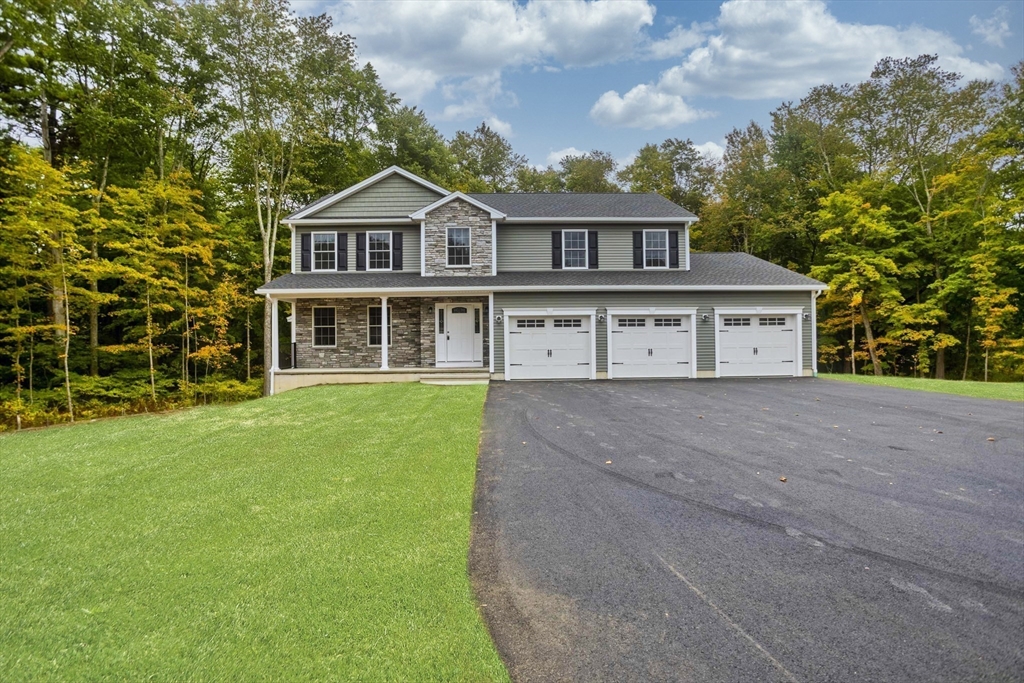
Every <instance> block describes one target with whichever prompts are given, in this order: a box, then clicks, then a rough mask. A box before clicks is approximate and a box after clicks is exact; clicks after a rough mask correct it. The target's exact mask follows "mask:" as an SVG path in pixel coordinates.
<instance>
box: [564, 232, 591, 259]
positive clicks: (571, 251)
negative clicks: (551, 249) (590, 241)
mask: <svg viewBox="0 0 1024 683" xmlns="http://www.w3.org/2000/svg"><path fill="white" fill-rule="evenodd" d="M587 265H588V264H587V231H586V230H563V231H562V267H563V268H586V267H587Z"/></svg>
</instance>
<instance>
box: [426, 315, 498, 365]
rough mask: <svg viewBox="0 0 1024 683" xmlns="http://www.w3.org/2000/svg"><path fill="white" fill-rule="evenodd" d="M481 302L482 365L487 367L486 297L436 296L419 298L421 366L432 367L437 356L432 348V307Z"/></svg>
mask: <svg viewBox="0 0 1024 683" xmlns="http://www.w3.org/2000/svg"><path fill="white" fill-rule="evenodd" d="M463 303H466V304H482V310H481V311H480V323H481V325H480V332H482V333H483V336H484V355H483V359H484V361H483V365H484V367H485V368H486V367H488V363H489V359H490V357H491V356H490V353H491V349H490V344H489V341H490V335H489V334H488V330H489V329H490V326H491V316H490V311H489V310H488V309H487V297H478V298H475V297H438V298H424V299H420V321H421V328H420V359H421V362H422V363H423V367H425V368H432V367H434V363H435V362H436V361H437V357H436V356H435V354H434V350H435V347H436V344H437V341H436V337H437V335H436V334H435V329H436V328H435V322H436V321H437V317H436V316H435V314H434V311H433V308H434V307H435V306H437V305H438V304H463Z"/></svg>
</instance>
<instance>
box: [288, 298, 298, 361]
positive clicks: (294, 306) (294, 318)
mask: <svg viewBox="0 0 1024 683" xmlns="http://www.w3.org/2000/svg"><path fill="white" fill-rule="evenodd" d="M291 304H292V314H291V315H290V316H288V323H289V326H290V327H291V333H292V334H291V337H292V345H291V348H289V349H288V357H289V358H291V359H292V367H293V368H297V367H299V364H298V362H297V361H296V359H295V323H296V322H297V321H298V318H299V301H298V299H292V301H291Z"/></svg>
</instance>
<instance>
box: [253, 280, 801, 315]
mask: <svg viewBox="0 0 1024 683" xmlns="http://www.w3.org/2000/svg"><path fill="white" fill-rule="evenodd" d="M820 290H821V287H819V286H818V285H775V286H772V285H764V286H739V285H719V286H696V287H694V286H689V285H684V286H679V285H677V286H666V285H628V286H622V285H620V286H618V287H616V286H613V285H587V286H579V285H575V286H566V287H553V286H551V285H534V286H529V287H523V286H518V287H443V288H439V289H430V290H427V289H426V288H419V287H414V288H412V289H409V288H401V287H398V288H380V287H375V288H365V289H363V288H358V289H357V288H353V287H321V288H315V289H314V288H304V289H263V288H262V287H261V288H259V289H257V290H256V293H257V294H261V295H266V296H272V297H277V298H282V297H299V298H303V297H314V296H323V295H333V296H366V295H367V294H371V295H373V294H380V293H389V292H399V293H401V294H405V295H408V296H444V295H445V294H446V293H447V294H466V293H473V294H479V293H483V294H486V293H488V292H551V291H559V292H587V291H598V292H686V291H689V292H816V291H820ZM438 292H440V294H439V293H438ZM765 308H766V309H767V308H768V307H765ZM716 310H725V309H716ZM744 310H746V309H744ZM730 312H732V311H730Z"/></svg>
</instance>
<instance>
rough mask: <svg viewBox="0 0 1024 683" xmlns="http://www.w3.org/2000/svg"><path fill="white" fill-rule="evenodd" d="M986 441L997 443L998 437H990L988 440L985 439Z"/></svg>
mask: <svg viewBox="0 0 1024 683" xmlns="http://www.w3.org/2000/svg"><path fill="white" fill-rule="evenodd" d="M985 440H986V441H995V440H996V437H994V436H990V437H988V438H987V439H985Z"/></svg>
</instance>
